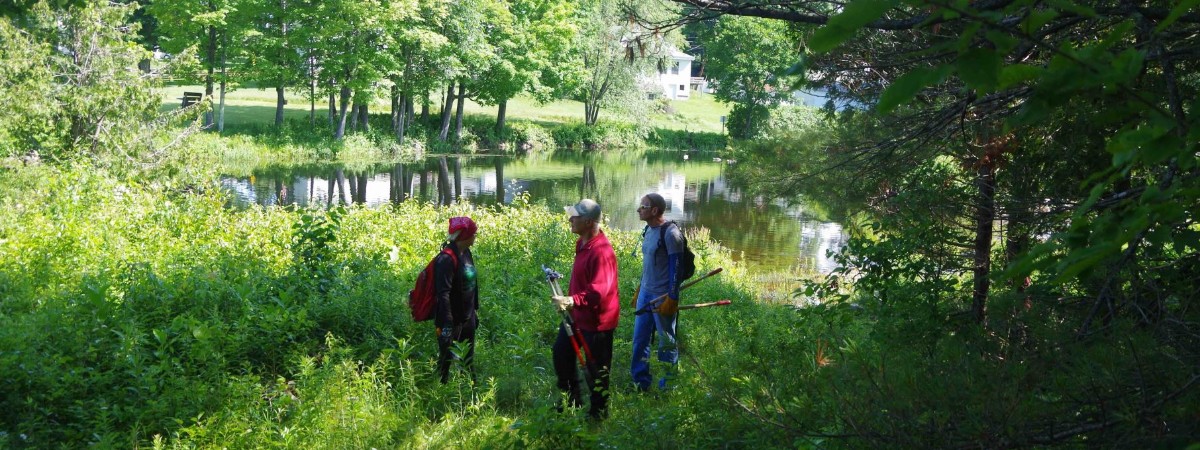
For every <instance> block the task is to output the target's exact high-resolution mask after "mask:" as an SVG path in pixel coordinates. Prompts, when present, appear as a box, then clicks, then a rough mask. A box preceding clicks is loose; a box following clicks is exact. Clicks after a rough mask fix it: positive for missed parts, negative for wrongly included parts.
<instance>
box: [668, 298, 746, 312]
mask: <svg viewBox="0 0 1200 450" xmlns="http://www.w3.org/2000/svg"><path fill="white" fill-rule="evenodd" d="M730 303H733V302H732V301H729V300H717V301H715V302H708V303H695V304H691V305H681V306H680V307H679V310H680V311H683V310H685V309H696V308H707V307H709V306H725V305H728V304H730Z"/></svg>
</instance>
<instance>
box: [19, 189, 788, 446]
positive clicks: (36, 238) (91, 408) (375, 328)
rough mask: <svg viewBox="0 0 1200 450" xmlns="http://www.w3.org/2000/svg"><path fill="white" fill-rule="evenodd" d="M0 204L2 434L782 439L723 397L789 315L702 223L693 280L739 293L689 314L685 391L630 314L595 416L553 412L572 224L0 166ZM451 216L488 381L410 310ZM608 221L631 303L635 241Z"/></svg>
mask: <svg viewBox="0 0 1200 450" xmlns="http://www.w3.org/2000/svg"><path fill="white" fill-rule="evenodd" d="M0 206H2V208H0V258H3V260H4V261H6V264H4V265H3V266H2V268H0V281H2V282H0V298H3V303H0V348H3V349H5V350H4V351H3V352H2V353H0V372H2V373H5V374H6V378H7V379H8V382H7V383H5V386H4V387H0V390H3V391H4V392H3V395H0V408H3V409H4V410H5V411H8V412H9V413H7V414H5V415H3V417H4V418H3V420H2V421H0V445H2V446H7V447H13V446H17V447H23V446H32V447H55V446H60V445H67V446H81V445H101V446H117V447H135V446H147V445H151V444H153V445H155V446H156V447H157V446H161V447H166V448H200V447H203V448H209V447H229V448H262V447H283V448H367V447H377V448H394V447H406V448H411V447H417V448H422V447H460V448H477V447H481V446H500V447H509V446H533V447H538V448H563V447H586V448H592V447H612V446H616V447H631V446H635V445H639V444H645V443H646V439H647V438H648V437H653V438H652V439H653V442H654V443H655V446H660V447H662V446H667V447H708V446H717V445H718V444H719V443H722V442H730V441H731V440H736V439H747V441H746V442H755V441H757V442H763V441H770V440H771V439H774V438H777V437H778V436H776V431H772V430H771V429H763V428H762V427H761V423H760V422H759V421H758V420H756V419H754V418H753V417H750V416H746V415H742V414H738V413H737V408H738V407H737V405H736V404H735V403H731V402H729V400H728V398H726V397H725V396H723V395H714V393H720V392H724V391H725V390H726V388H725V387H723V386H725V385H727V384H728V383H730V382H731V381H730V380H731V377H734V376H737V375H738V374H739V373H741V372H743V371H748V370H749V369H751V368H753V367H754V366H756V365H758V364H760V363H759V362H757V360H758V358H759V357H762V356H765V355H758V356H749V355H747V354H745V353H744V352H745V349H746V348H748V347H747V345H749V346H750V347H757V348H762V349H774V348H775V343H776V339H775V337H776V336H777V334H780V335H781V334H783V333H784V326H785V324H786V317H788V316H790V315H792V314H793V313H791V312H790V310H789V309H786V308H776V307H770V306H764V305H757V304H754V303H753V302H752V301H751V299H752V297H753V296H754V291H753V289H752V287H751V286H750V285H749V282H748V280H749V275H748V274H746V273H744V272H742V271H741V270H740V269H739V268H738V267H736V266H734V265H733V264H732V263H731V262H730V260H729V256H728V255H727V254H725V253H724V252H723V251H721V250H719V249H718V248H716V247H715V246H713V245H712V244H711V243H710V241H709V240H708V239H707V238H706V237H705V236H695V237H693V239H692V241H691V242H692V245H693V246H694V248H695V250H696V252H697V254H698V255H699V261H698V265H699V266H700V267H701V268H702V269H703V268H710V267H716V266H722V267H725V268H726V271H725V273H724V274H723V275H721V276H719V277H717V278H716V279H714V280H710V281H706V282H704V283H702V284H700V285H698V286H697V287H696V288H694V289H693V290H691V291H689V296H690V297H691V298H692V301H702V300H711V299H717V298H730V299H733V300H734V306H732V307H726V308H721V309H707V310H696V311H692V312H688V313H686V314H687V316H686V317H685V319H684V320H685V321H686V322H685V323H686V326H687V330H688V331H687V332H686V333H685V335H684V336H685V339H686V340H685V341H684V342H685V345H686V347H685V348H687V349H688V350H687V351H686V354H687V355H688V356H687V359H686V361H685V362H684V364H683V366H682V368H681V369H682V370H681V373H680V377H679V380H678V386H679V388H678V389H676V390H675V391H672V392H670V393H669V394H664V395H655V396H649V395H638V394H636V393H634V392H633V391H632V390H631V389H630V388H629V384H630V380H629V377H628V374H627V371H626V369H624V368H625V367H628V364H629V354H628V349H629V345H630V342H629V336H630V331H629V328H628V327H629V326H630V324H631V323H632V314H631V311H628V310H626V311H623V313H622V314H623V317H622V318H621V323H622V325H621V327H620V328H619V329H618V331H617V342H616V345H615V350H616V357H615V358H614V375H613V383H614V390H615V392H614V400H613V415H612V417H611V419H610V420H608V421H606V422H603V423H601V424H589V423H588V422H586V421H585V420H584V419H583V418H582V417H581V415H579V414H575V413H571V414H558V413H554V412H553V407H554V405H555V404H556V402H557V400H558V394H557V390H556V388H555V386H554V380H553V373H552V372H553V371H552V369H551V364H550V350H549V349H550V345H551V343H552V342H553V339H554V336H555V333H556V326H557V319H556V317H557V316H556V315H555V314H554V312H553V310H552V309H551V308H550V305H549V302H548V300H547V297H548V290H547V288H546V286H545V283H544V280H543V279H542V278H541V276H540V270H539V267H540V265H541V264H548V265H550V266H552V267H555V268H558V269H559V270H560V271H563V272H567V271H568V269H569V267H570V260H571V243H572V241H573V235H571V234H570V233H569V231H568V229H567V226H566V222H565V220H563V218H562V217H559V215H554V214H550V213H547V212H546V209H545V208H544V207H542V206H529V205H516V206H512V207H508V206H502V207H496V208H488V209H480V208H475V207H472V206H470V205H465V204H460V205H457V206H454V207H451V208H446V209H437V208H434V207H432V206H430V205H423V204H417V203H413V202H409V203H404V204H400V205H397V206H395V207H394V208H390V209H389V208H384V209H365V208H351V209H349V210H347V211H345V212H344V213H337V212H324V211H291V210H287V209H274V208H272V209H251V210H247V211H232V210H228V209H225V208H224V206H223V199H222V197H221V196H220V194H218V190H216V189H211V190H210V189H206V188H199V189H198V190H197V191H193V192H183V191H177V190H171V189H159V188H152V187H142V186H136V185H128V184H123V183H121V182H118V181H116V180H113V179H109V178H106V177H104V176H103V175H98V174H96V173H95V172H93V171H90V170H86V169H62V170H60V169H53V168H48V167H37V168H34V169H20V170H14V171H7V172H2V173H0ZM460 214H469V215H471V216H472V217H474V218H475V219H476V220H477V221H478V222H479V224H480V228H481V233H480V238H479V240H478V242H477V244H476V247H475V249H474V250H475V254H476V255H477V263H478V265H479V267H480V273H481V274H482V275H481V280H482V282H481V286H482V303H483V310H482V312H481V318H482V328H481V329H480V332H479V335H480V342H479V357H478V361H477V365H478V375H479V382H478V384H476V385H471V383H470V382H469V379H468V378H466V377H465V376H464V374H462V373H457V375H456V376H455V379H454V381H453V382H452V383H450V384H449V385H447V386H441V385H439V384H438V383H437V381H436V377H435V375H434V357H435V356H434V355H435V354H436V348H435V345H434V340H433V335H432V326H431V325H430V324H429V323H413V322H412V321H411V319H410V318H409V316H408V309H407V306H406V305H405V300H404V298H405V296H404V293H405V292H407V290H408V289H409V288H410V287H411V285H412V283H413V279H414V276H415V275H416V273H417V272H418V271H419V270H420V268H421V267H422V266H423V265H424V263H425V262H426V259H427V258H429V257H430V256H431V255H432V254H433V253H434V252H435V250H436V246H437V242H438V239H439V238H440V236H441V235H442V231H443V230H442V228H443V227H444V223H445V221H446V218H447V217H450V216H453V215H460ZM326 232H328V233H326ZM611 237H612V239H613V241H614V245H615V247H616V250H617V254H618V256H619V259H620V260H619V266H620V271H621V272H620V274H621V295H622V297H623V299H629V298H631V296H632V291H633V288H634V283H635V281H636V277H637V273H638V268H639V267H640V261H638V260H637V259H635V258H633V257H632V256H631V253H632V249H633V248H634V247H635V246H636V245H637V235H636V233H614V234H613V235H612V236H611ZM44 330H54V332H53V333H44V332H42V331H44ZM763 333H766V334H763ZM758 339H764V341H763V342H761V343H757V344H756V343H755V341H757V340H758ZM692 349H695V350H692ZM771 353H774V350H771ZM739 355H740V356H739ZM657 370H659V371H660V372H661V370H662V368H661V367H659V368H657ZM668 430H670V431H668Z"/></svg>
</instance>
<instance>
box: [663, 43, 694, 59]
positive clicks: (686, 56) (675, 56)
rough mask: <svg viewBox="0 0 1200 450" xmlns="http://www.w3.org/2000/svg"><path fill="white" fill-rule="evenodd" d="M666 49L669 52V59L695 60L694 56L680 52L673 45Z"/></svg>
mask: <svg viewBox="0 0 1200 450" xmlns="http://www.w3.org/2000/svg"><path fill="white" fill-rule="evenodd" d="M667 51H668V52H670V54H671V59H675V60H680V61H695V60H696V57H695V56H692V55H689V54H687V53H684V52H681V51H679V49H677V48H675V46H671V47H670V48H669V49H668V50H667Z"/></svg>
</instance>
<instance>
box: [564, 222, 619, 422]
mask: <svg viewBox="0 0 1200 450" xmlns="http://www.w3.org/2000/svg"><path fill="white" fill-rule="evenodd" d="M565 209H566V211H567V217H568V220H570V222H571V232H572V233H575V234H577V235H579V239H578V240H576V241H575V263H574V265H573V266H572V267H571V283H570V285H569V286H568V288H567V292H566V293H565V294H566V295H563V296H556V297H553V301H554V304H555V305H556V306H558V308H559V309H560V310H566V311H570V312H571V318H572V319H573V320H574V321H575V328H576V331H577V332H579V333H580V334H582V335H583V338H584V341H586V342H587V346H588V347H589V348H590V349H591V355H590V356H588V359H587V365H586V366H587V377H588V379H590V380H592V383H591V402H590V405H589V408H588V415H589V416H590V417H591V418H592V419H597V420H599V419H603V418H605V417H607V416H608V385H609V383H608V381H609V372H610V369H611V367H612V346H613V331H614V330H616V328H617V318H618V316H619V314H620V303H621V302H620V299H619V298H618V295H617V256H616V254H615V253H613V248H612V244H611V243H610V242H609V241H608V237H607V236H605V235H604V232H603V231H600V205H599V204H597V203H596V202H595V201H593V200H591V199H583V200H580V201H579V203H576V204H574V205H572V206H567V207H566V208H565ZM581 351H582V349H581ZM553 355H554V358H553V359H554V373H555V375H557V377H558V387H559V389H562V390H563V391H566V393H567V402H568V404H569V405H570V406H571V407H580V406H583V402H582V398H581V395H580V394H581V393H580V383H579V374H578V372H577V371H576V369H575V361H576V355H575V350H574V349H573V347H572V346H571V341H570V339H569V338H568V337H567V335H566V332H565V331H564V330H563V329H562V327H559V330H558V339H557V340H556V341H555V342H554V348H553Z"/></svg>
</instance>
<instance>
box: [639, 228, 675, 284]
mask: <svg viewBox="0 0 1200 450" xmlns="http://www.w3.org/2000/svg"><path fill="white" fill-rule="evenodd" d="M661 227H667V229H666V235H664V236H663V237H662V240H663V241H664V242H665V243H666V244H667V248H666V251H662V250H659V248H658V244H659V237H658V234H659V233H660V232H661V231H662V230H661ZM661 227H649V228H647V229H646V235H645V236H644V237H643V238H642V291H645V292H648V293H651V294H653V295H655V296H659V295H662V294H666V293H667V289H668V283H669V282H670V281H671V280H670V279H669V277H670V274H669V273H668V272H667V255H674V254H676V253H679V252H680V251H682V250H683V233H682V232H681V231H679V226H678V225H675V224H672V223H669V222H663V224H662V226H661ZM676 270H679V269H678V268H676Z"/></svg>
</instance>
